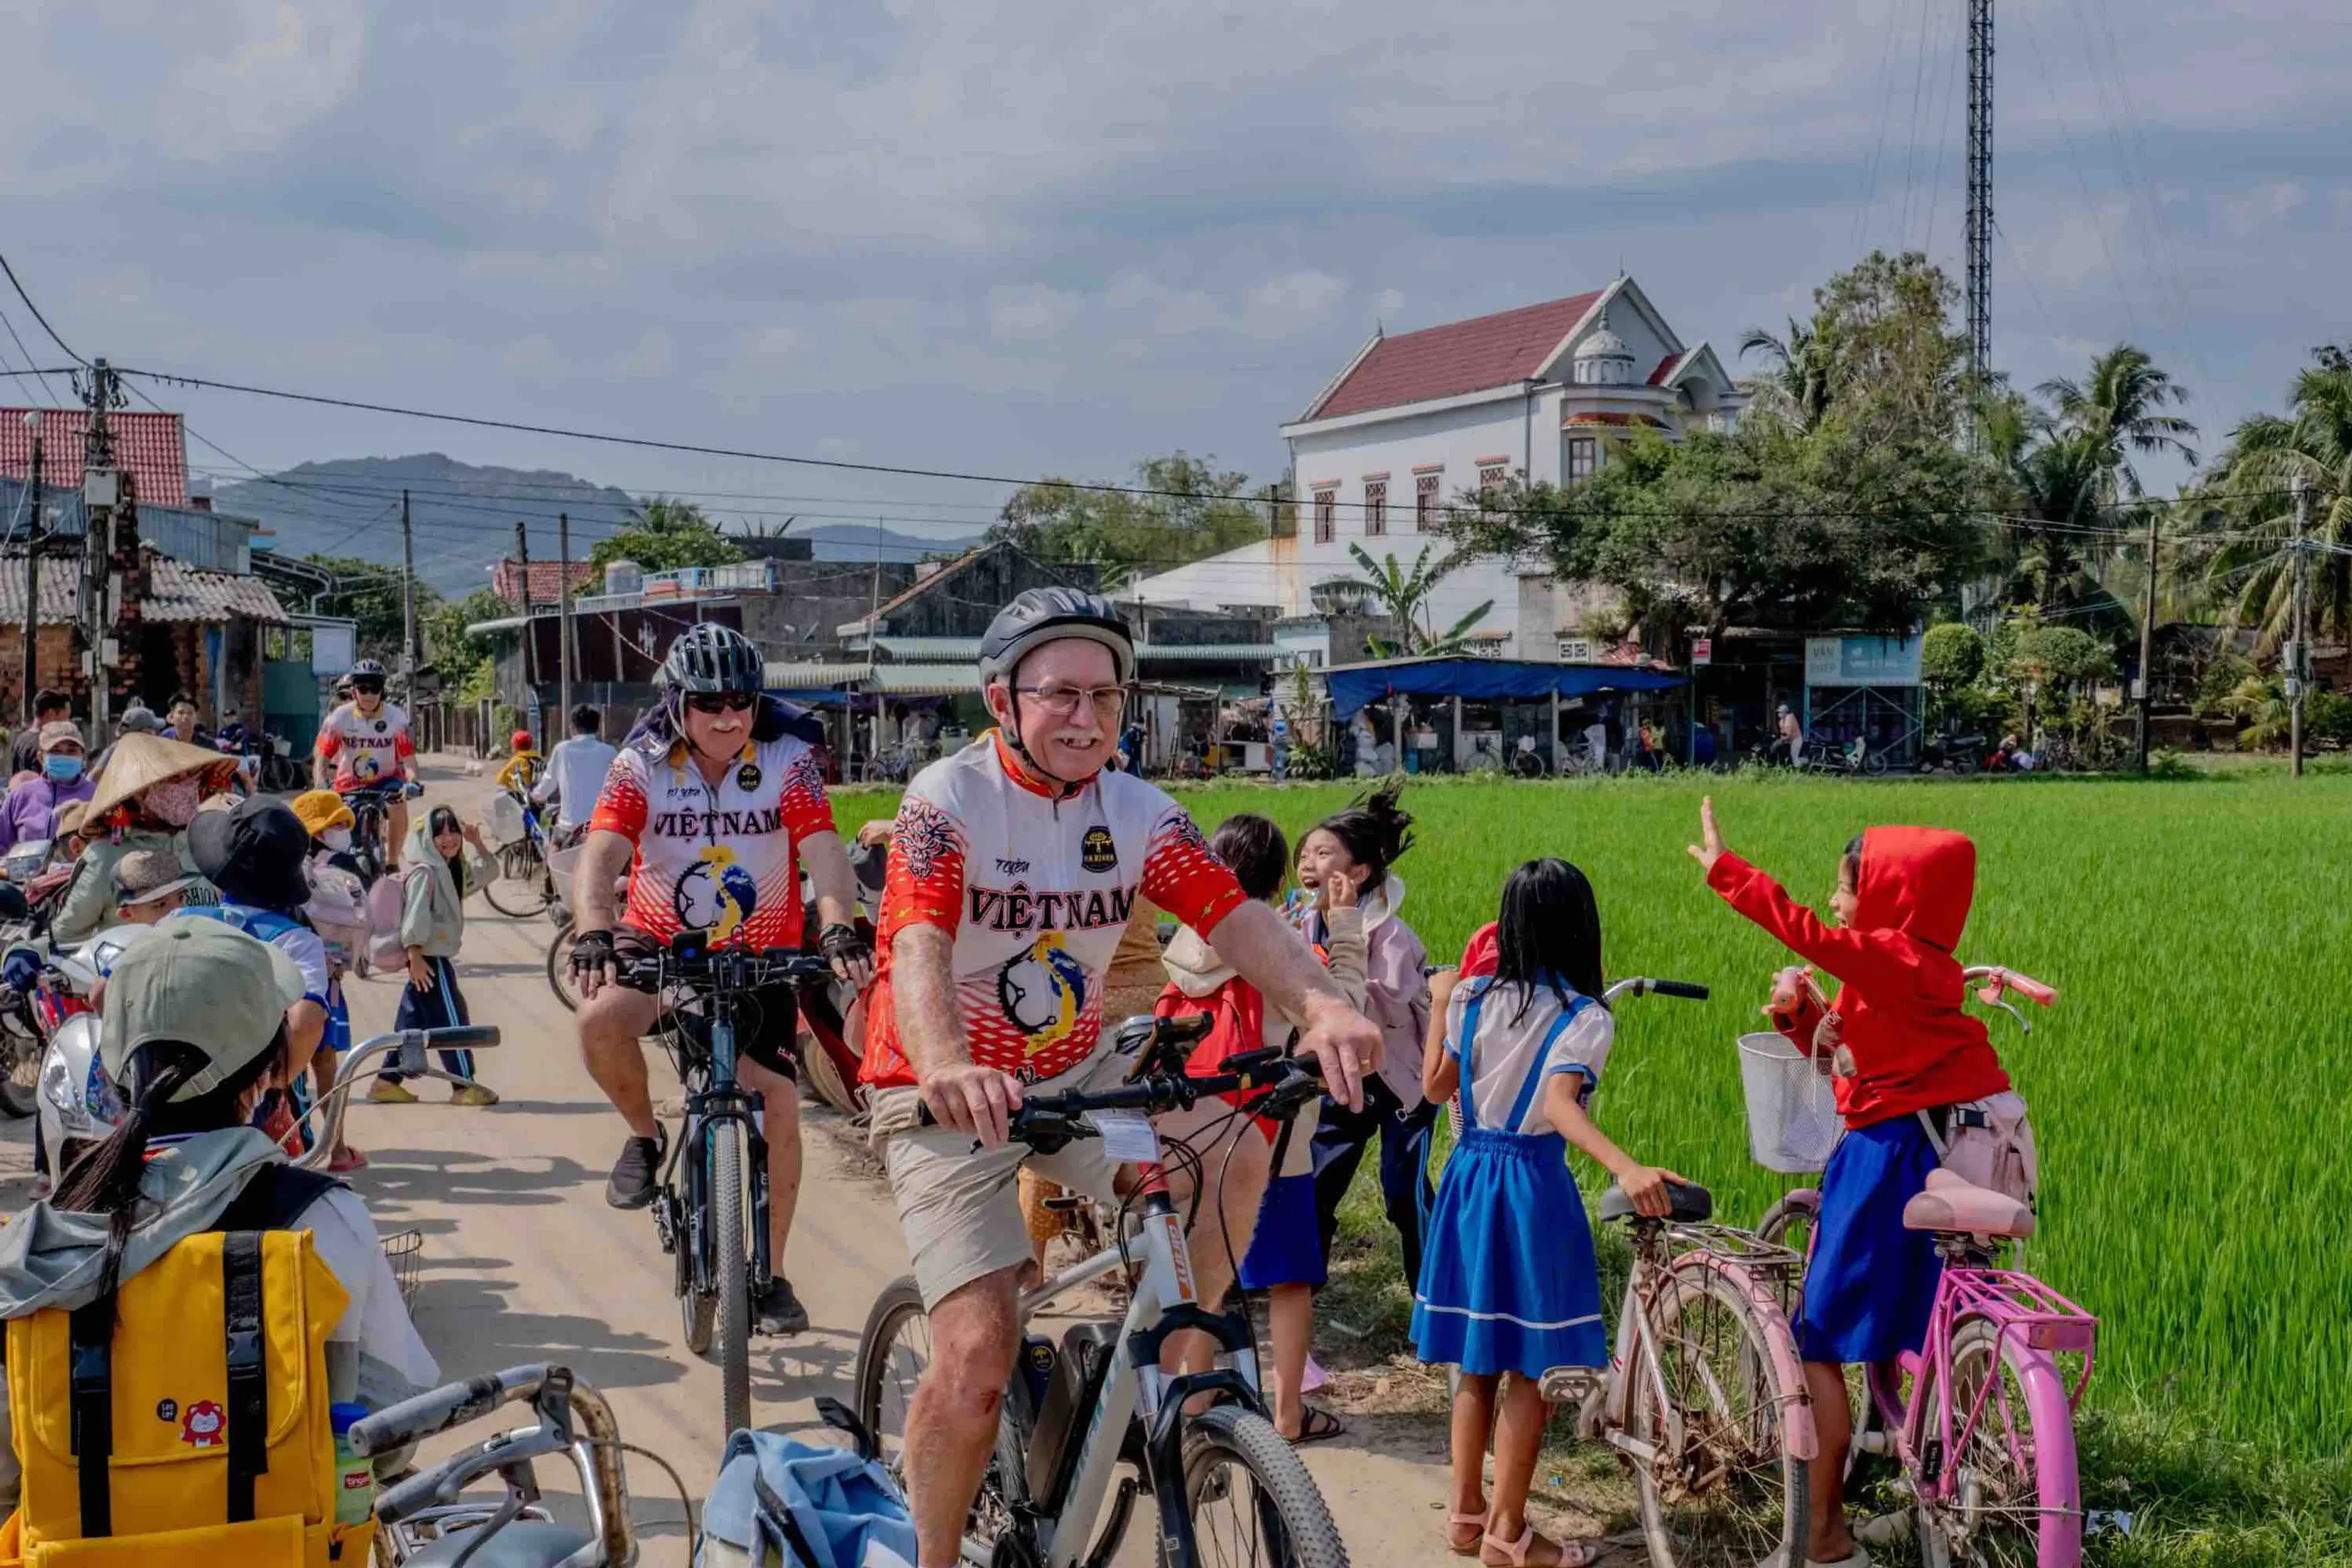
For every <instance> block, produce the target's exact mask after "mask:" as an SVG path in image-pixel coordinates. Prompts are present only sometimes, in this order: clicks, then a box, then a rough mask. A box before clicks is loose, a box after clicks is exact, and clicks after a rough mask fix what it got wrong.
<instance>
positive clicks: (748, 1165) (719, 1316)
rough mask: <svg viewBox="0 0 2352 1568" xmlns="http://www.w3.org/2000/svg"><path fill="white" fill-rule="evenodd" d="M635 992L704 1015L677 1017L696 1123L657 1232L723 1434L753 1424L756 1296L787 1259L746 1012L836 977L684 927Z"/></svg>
mask: <svg viewBox="0 0 2352 1568" xmlns="http://www.w3.org/2000/svg"><path fill="white" fill-rule="evenodd" d="M622 973H623V977H624V978H625V981H626V982H627V984H630V985H631V986H633V987H635V988H637V989H640V990H646V991H651V992H654V993H656V994H660V993H663V992H670V993H684V994H685V995H686V997H688V998H691V999H692V1000H693V1001H695V1002H697V1003H698V1004H699V1005H700V1007H701V1011H700V1012H699V1013H698V1014H697V1013H689V1012H682V1011H680V1010H679V1009H678V1008H677V1006H676V1005H675V1004H673V1005H672V1006H671V1008H670V1010H669V1011H668V1013H667V1016H666V1023H667V1027H666V1028H665V1030H664V1037H665V1043H666V1044H667V1047H668V1048H669V1052H670V1058H671V1060H672V1061H673V1062H674V1063H675V1064H676V1066H677V1075H678V1078H679V1079H680V1081H682V1082H683V1083H684V1084H685V1085H686V1120H685V1124H684V1126H683V1127H681V1128H680V1130H679V1132H678V1136H677V1139H676V1140H675V1141H674V1142H672V1143H671V1144H670V1149H669V1155H668V1158H667V1159H666V1160H665V1161H664V1162H663V1163H662V1170H661V1177H660V1184H659V1189H658V1191H657V1192H656V1194H655V1197H654V1201H653V1205H652V1208H653V1216H654V1230H655V1233H656V1235H657V1236H659V1237H660V1238H661V1248H662V1251H663V1252H665V1253H666V1254H667V1255H668V1256H669V1257H670V1258H672V1259H673V1260H674V1270H673V1274H672V1279H671V1288H672V1289H673V1290H674V1291H675V1292H676V1293H677V1303H678V1316H679V1320H680V1322H681V1323H682V1325H683V1327H684V1331H685V1336H686V1348H687V1349H688V1350H689V1351H692V1352H694V1353H695V1354H697V1355H715V1356H716V1357H717V1359H718V1362H719V1406H720V1415H721V1417H722V1419H723V1421H724V1423H725V1426H724V1430H725V1431H728V1432H730V1433H731V1432H734V1431H736V1430H738V1429H739V1428H741V1427H745V1426H750V1425H751V1289H752V1286H753V1284H754V1283H755V1282H757V1283H760V1284H765V1283H766V1282H767V1280H768V1279H769V1277H770V1276H771V1275H772V1273H773V1272H774V1265H775V1264H776V1263H777V1262H778V1261H780V1260H779V1259H777V1258H775V1257H774V1256H773V1255H772V1252H771V1250H770V1244H769V1239H768V1141H767V1138H766V1136H765V1134H764V1132H763V1131H762V1130H761V1123H760V1110H761V1098H760V1096H759V1094H758V1093H757V1092H756V1091H754V1090H751V1089H746V1088H744V1087H743V1086H742V1085H741V1084H740V1082H738V1081H737V1079H736V1077H735V1070H736V1059H737V1058H736V1048H735V1041H736V1031H737V1023H738V1016H739V1014H740V1011H741V1010H742V1009H744V1008H745V1007H747V1006H750V1007H756V1006H757V1005H759V1004H758V999H757V998H756V997H755V996H753V995H752V993H753V992H755V991H757V990H759V989H761V988H762V987H767V986H774V985H780V984H793V985H803V984H809V983H812V982H820V981H827V980H831V979H832V978H833V966H832V965H831V964H830V963H827V962H826V961H825V960H824V959H822V958H814V957H810V956H808V955H806V954H803V953H802V952H800V951H799V950H797V949H793V948H778V949H772V950H768V951H764V952H753V951H751V950H749V949H745V948H732V947H730V948H713V947H711V946H709V942H708V939H707V937H706V935H705V933H703V932H701V931H680V932H679V933H678V934H677V936H675V937H673V938H672V939H671V940H670V944H669V946H668V948H667V950H666V951H665V952H661V953H660V954H658V955H656V956H655V957H651V958H643V959H638V960H636V961H635V962H634V963H629V964H626V965H625V966H623V971H622Z"/></svg>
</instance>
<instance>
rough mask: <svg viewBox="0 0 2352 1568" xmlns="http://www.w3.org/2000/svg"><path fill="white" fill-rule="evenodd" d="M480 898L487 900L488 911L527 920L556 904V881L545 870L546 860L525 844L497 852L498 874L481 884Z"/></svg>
mask: <svg viewBox="0 0 2352 1568" xmlns="http://www.w3.org/2000/svg"><path fill="white" fill-rule="evenodd" d="M482 897H484V898H486V899H488V900H489V901H490V908H492V909H494V910H498V911H499V913H500V914H502V915H512V916H514V917H515V918H516V919H517V920H526V921H527V920H529V919H530V918H531V917H532V916H533V915H536V914H541V913H544V912H545V911H546V909H547V906H548V905H550V904H551V903H553V902H554V901H555V879H554V877H553V876H552V875H551V874H550V873H549V871H548V869H547V860H546V858H545V857H543V856H541V854H540V852H539V847H538V846H537V845H535V844H531V843H529V842H524V843H521V844H512V845H509V846H508V847H506V848H504V849H502V850H500V851H499V874H498V875H497V876H496V877H493V878H492V879H490V880H488V882H485V883H483V884H482Z"/></svg>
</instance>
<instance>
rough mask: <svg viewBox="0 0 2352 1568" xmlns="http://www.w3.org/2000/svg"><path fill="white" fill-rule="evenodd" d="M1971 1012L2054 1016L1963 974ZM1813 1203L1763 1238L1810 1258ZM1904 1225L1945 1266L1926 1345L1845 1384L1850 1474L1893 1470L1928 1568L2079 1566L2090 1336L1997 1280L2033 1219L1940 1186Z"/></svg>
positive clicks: (1802, 1194) (2040, 997) (2041, 999)
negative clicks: (1865, 1461)
mask: <svg viewBox="0 0 2352 1568" xmlns="http://www.w3.org/2000/svg"><path fill="white" fill-rule="evenodd" d="M1963 973H1965V974H1966V975H1967V977H1968V978H1969V980H1972V981H1976V982H1978V983H1979V985H1978V989H1977V992H1976V995H1977V999H1978V1000H1979V1002H1982V1003H1984V1004H1985V1005H1989V1006H1993V1007H1998V1008H2000V1010H2001V1011H2003V1012H2005V1013H2008V1014H2009V1015H2010V1016H2011V1017H2013V1018H2015V1019H2016V1021H2017V1023H2018V1025H2019V1026H2020V1027H2021V1029H2023V1030H2024V1031H2025V1032H2027V1033H2031V1032H2032V1025H2031V1024H2029V1023H2027V1022H2026V1019H2025V1016H2024V1015H2023V1014H2021V1013H2020V1012H2019V1011H2018V1009H2017V1008H2016V1007H2015V1006H2014V1005H2012V1004H2011V1003H2010V1002H2009V1001H2008V1000H2007V997H2008V994H2010V993H2012V992H2013V993H2015V994H2018V995H2020V996H2022V997H2024V998H2026V999H2027V1000H2028V1001H2031V1002H2033V1003H2036V1004H2038V1005H2041V1006H2044V1007H2047V1006H2051V1005H2054V1004H2055V1003H2056V1002H2057V1000H2058V993H2057V992H2056V991H2055V990H2054V989H2053V988H2052V987H2050V986H2048V985H2044V984H2042V983H2041V982H2040V981H2038V980H2034V979H2032V978H2031V977H2029V976H2027V975H2023V974H2019V973H2015V972H2014V971H2011V970H2007V969H2002V968H1999V967H1997V966H1992V965H1977V966H1972V967H1970V968H1969V969H1967V970H1965V971H1964V972H1963ZM1820 1206H1821V1194H1819V1193H1818V1192H1817V1191H1815V1190H1813V1189H1811V1188H1799V1189H1797V1190H1796V1191H1794V1192H1791V1193H1790V1194H1788V1195H1787V1196H1786V1197H1784V1198H1782V1199H1781V1200H1780V1202H1779V1203H1777V1204H1775V1205H1772V1207H1771V1208H1770V1209H1769V1210H1767V1211H1766V1213H1765V1215H1764V1219H1763V1221H1762V1223H1760V1224H1759V1226H1757V1233H1758V1235H1759V1237H1765V1238H1767V1239H1769V1240H1771V1241H1773V1242H1776V1243H1781V1244H1788V1243H1792V1242H1795V1241H1797V1240H1799V1238H1801V1242H1802V1245H1803V1247H1804V1248H1805V1250H1806V1251H1807V1253H1808V1254H1810V1252H1811V1241H1812V1222H1813V1219H1814V1216H1815V1215H1817V1214H1818V1213H1819V1212H1820ZM1903 1223H1904V1224H1905V1226H1907V1227H1909V1228H1910V1229H1913V1230H1921V1231H1927V1232H1929V1233H1931V1234H1932V1235H1933V1236H1934V1237H1935V1240H1936V1252H1937V1256H1938V1257H1939V1258H1942V1259H1943V1263H1944V1270H1943V1276H1942V1278H1941V1279H1939V1280H1938V1281H1937V1286H1936V1300H1935V1305H1934V1307H1933V1309H1932V1310H1930V1312H1929V1315H1928V1320H1927V1339H1926V1342H1925V1343H1924V1344H1923V1345H1922V1346H1921V1347H1920V1349H1919V1350H1918V1351H1916V1352H1909V1351H1906V1352H1904V1353H1903V1354H1902V1355H1900V1356H1898V1357H1897V1358H1895V1361H1894V1362H1892V1363H1881V1364H1879V1365H1876V1366H1871V1367H1866V1368H1859V1369H1851V1370H1850V1371H1849V1373H1848V1379H1849V1382H1850V1383H1853V1382H1855V1381H1858V1382H1859V1384H1860V1388H1859V1390H1858V1392H1859V1394H1860V1397H1859V1399H1858V1401H1857V1403H1858V1404H1859V1405H1860V1406H1861V1411H1860V1416H1861V1418H1860V1419H1859V1420H1858V1421H1857V1422H1856V1423H1855V1430H1854V1439H1853V1447H1852V1449H1851V1452H1850V1456H1849V1459H1848V1474H1849V1476H1850V1477H1851V1475H1852V1474H1853V1468H1854V1466H1855V1463H1856V1462H1857V1461H1859V1460H1860V1459H1861V1458H1863V1457H1864V1456H1865V1455H1874V1454H1875V1455H1885V1456H1887V1457H1889V1458H1893V1459H1894V1460H1895V1465H1896V1467H1897V1468H1898V1469H1899V1471H1900V1479H1899V1481H1898V1483H1897V1486H1898V1489H1899V1490H1900V1491H1901V1492H1902V1493H1903V1494H1905V1495H1906V1497H1907V1498H1908V1500H1909V1503H1910V1507H1911V1509H1912V1510H1913V1513H1914V1519H1913V1524H1914V1528H1915V1529H1916V1532H1917V1535H1918V1538H1919V1542H1920V1548H1921V1555H1922V1556H1923V1558H1924V1559H1925V1561H1926V1562H1927V1564H1928V1568H1950V1565H1951V1564H1954V1563H1988V1564H2000V1565H2004V1568H2006V1565H2009V1564H2019V1565H2022V1564H2027V1563H2034V1564H2039V1565H2040V1568H2076V1565H2077V1564H2078V1563H2081V1561H2082V1556H2083V1508H2082V1485H2081V1479H2080V1476H2079V1474H2078V1471H2077V1466H2076V1458H2075V1447H2074V1412H2075V1411H2076V1410H2077V1409H2078V1408H2079V1407H2080V1406H2081V1404H2082V1399H2083V1392H2084V1389H2085V1388H2086V1387H2088V1386H2089V1384H2090V1381H2091V1368H2092V1363H2094V1361H2095V1359H2096V1357H2097V1352H2098V1330H2099V1321H2098V1319H2097V1318H2095V1317H2094V1316H2093V1315H2092V1314H2091V1313H2089V1312H2087V1311H2085V1310H2083V1309H2082V1308H2081V1307H2078V1306H2076V1305H2075V1304H2074V1302H2073V1301H2070V1300H2067V1299H2066V1298H2065V1297H2063V1296H2062V1295H2060V1294H2059V1293H2058V1292H2057V1291H2055V1290H2053V1289H2051V1288H2050V1287H2049V1286H2047V1285H2044V1284H2043V1283H2042V1281H2041V1280H2039V1279H2034V1278H2033V1277H2032V1275H2031V1274H2028V1273H2026V1272H2025V1271H2023V1270H2021V1269H2013V1268H2001V1267H2000V1258H2001V1254H2002V1252H2003V1251H2004V1249H2005V1248H2006V1246H2007V1244H2009V1243H2010V1242H2012V1241H2022V1240H2024V1239H2026V1238H2027V1237H2031V1236H2032V1235H2033V1233H2034V1216H2033V1211H2032V1209H2031V1208H2029V1207H2027V1206H2026V1205H2024V1204H2022V1203H2020V1202H2018V1201H2017V1200H2016V1199H2014V1198H2011V1197H2010V1196H2009V1195H2007V1194H2002V1193H1996V1192H1992V1191H1989V1190H1988V1189H1986V1188H1982V1187H1978V1186H1973V1185H1971V1184H1969V1183H1967V1182H1965V1181H1962V1180H1961V1179H1960V1178H1958V1177H1957V1176H1955V1175H1953V1174H1951V1173H1949V1172H1947V1171H1937V1172H1936V1173H1934V1174H1932V1175H1930V1176H1929V1177H1928V1183H1927V1191H1926V1192H1924V1193H1922V1194H1919V1195H1918V1196H1917V1197H1915V1198H1913V1199H1912V1200H1911V1202H1910V1203H1909V1204H1908V1205H1906V1207H1905V1209H1904V1213H1903Z"/></svg>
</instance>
